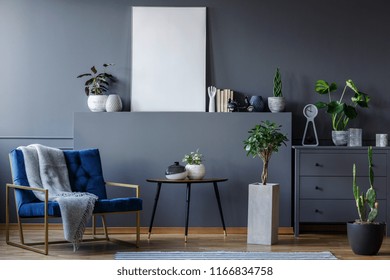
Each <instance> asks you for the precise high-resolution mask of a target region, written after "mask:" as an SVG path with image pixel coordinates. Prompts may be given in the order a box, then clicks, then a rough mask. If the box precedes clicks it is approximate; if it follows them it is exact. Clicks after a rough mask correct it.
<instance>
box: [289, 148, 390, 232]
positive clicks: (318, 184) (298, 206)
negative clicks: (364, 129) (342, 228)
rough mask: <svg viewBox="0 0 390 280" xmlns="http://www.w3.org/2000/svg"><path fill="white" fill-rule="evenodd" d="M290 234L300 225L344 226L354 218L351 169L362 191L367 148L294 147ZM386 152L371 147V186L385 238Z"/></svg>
mask: <svg viewBox="0 0 390 280" xmlns="http://www.w3.org/2000/svg"><path fill="white" fill-rule="evenodd" d="M293 148H294V150H295V214H294V216H295V219H294V233H295V236H298V235H299V225H300V223H316V224H320V223H346V222H347V221H353V220H355V219H356V218H357V217H358V213H357V210H356V206H355V200H354V198H353V193H352V166H353V164H354V163H355V164H356V173H357V183H358V185H359V187H360V188H361V189H362V190H364V191H366V190H367V188H368V187H369V181H368V157H367V148H368V147H336V146H329V147H328V146H319V147H308V146H295V147H293ZM389 156H390V149H389V148H388V147H385V148H376V147H373V169H374V174H375V180H374V187H375V189H376V191H377V200H378V202H379V215H378V218H377V221H381V222H382V221H384V222H386V224H387V234H388V235H389V232H390V230H389V222H390V186H389V183H390V182H389V175H390V165H389V160H390V158H389Z"/></svg>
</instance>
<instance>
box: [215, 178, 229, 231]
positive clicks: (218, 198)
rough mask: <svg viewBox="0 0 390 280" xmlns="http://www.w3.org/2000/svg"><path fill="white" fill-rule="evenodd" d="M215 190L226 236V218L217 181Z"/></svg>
mask: <svg viewBox="0 0 390 280" xmlns="http://www.w3.org/2000/svg"><path fill="white" fill-rule="evenodd" d="M214 192H215V196H216V198H217V202H218V208H219V214H220V215H221V221H222V226H223V233H224V234H225V236H226V235H227V233H226V227H225V220H224V219H223V212H222V205H221V198H220V197H219V190H218V184H217V182H214Z"/></svg>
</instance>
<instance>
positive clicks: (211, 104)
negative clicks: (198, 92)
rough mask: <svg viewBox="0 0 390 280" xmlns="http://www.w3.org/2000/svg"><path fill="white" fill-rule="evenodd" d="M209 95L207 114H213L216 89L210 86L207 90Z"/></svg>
mask: <svg viewBox="0 0 390 280" xmlns="http://www.w3.org/2000/svg"><path fill="white" fill-rule="evenodd" d="M207 92H208V95H209V112H215V95H216V94H217V88H216V87H215V86H210V87H208V88H207Z"/></svg>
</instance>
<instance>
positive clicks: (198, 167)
mask: <svg viewBox="0 0 390 280" xmlns="http://www.w3.org/2000/svg"><path fill="white" fill-rule="evenodd" d="M186 170H187V172H188V174H187V177H188V178H189V179H191V180H200V179H203V177H204V176H205V174H206V168H205V166H204V165H203V164H202V163H201V164H187V165H186Z"/></svg>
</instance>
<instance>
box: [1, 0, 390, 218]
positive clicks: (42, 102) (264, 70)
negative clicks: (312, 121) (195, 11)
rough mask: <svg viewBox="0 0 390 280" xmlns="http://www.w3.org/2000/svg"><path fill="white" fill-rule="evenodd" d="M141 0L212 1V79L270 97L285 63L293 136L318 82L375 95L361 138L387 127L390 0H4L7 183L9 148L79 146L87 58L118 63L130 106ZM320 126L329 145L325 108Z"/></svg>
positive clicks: (119, 88) (164, 2) (153, 1)
mask: <svg viewBox="0 0 390 280" xmlns="http://www.w3.org/2000/svg"><path fill="white" fill-rule="evenodd" d="M140 5H143V6H149V5H153V6H175V5H179V6H183V5H184V6H206V7H208V12H207V13H208V14H207V23H208V27H207V31H208V35H207V36H208V38H207V40H208V41H207V59H208V61H207V77H206V78H207V85H211V84H214V85H216V86H217V87H220V88H231V89H233V90H235V91H236V92H240V93H243V94H248V95H262V96H265V97H266V96H271V95H272V80H273V75H274V71H275V68H276V67H279V68H280V69H281V73H282V80H283V89H284V95H285V96H286V98H287V102H288V104H287V110H288V111H291V112H292V117H293V138H294V139H295V140H297V141H298V142H299V139H300V137H301V135H302V134H303V128H304V118H303V117H302V114H301V111H302V108H303V106H304V105H305V104H307V103H312V102H316V101H317V100H319V99H320V98H319V97H318V96H317V94H315V93H314V91H313V85H314V82H315V81H316V80H317V79H326V80H329V81H335V82H337V83H339V84H341V83H343V82H344V81H345V80H346V79H348V78H351V79H353V80H354V81H355V82H356V84H357V86H358V87H359V88H360V89H361V90H362V91H364V92H366V93H369V94H370V95H371V97H372V102H371V104H370V107H371V108H370V109H368V110H365V111H363V110H360V111H359V118H358V119H357V120H356V121H353V122H352V123H351V126H360V127H362V128H363V129H364V138H365V140H366V141H370V140H373V139H374V137H375V133H378V132H381V133H390V129H389V125H388V124H389V121H390V116H389V114H387V108H389V106H390V104H389V103H390V100H389V98H388V96H389V90H388V87H387V85H386V84H387V83H386V82H387V79H388V77H390V37H389V36H388V35H387V34H390V19H389V17H388V15H389V12H390V2H388V1H386V0H373V1H366V0H356V1H345V0H344V1H338V0H324V1H321V2H319V1H311V0H298V1H289V0H279V1H271V0H268V1H267V0H208V1H197V0H187V1H180V0H149V1H147V0H143V1H141V0H139V1H136V0H133V1H131V0H115V1H103V0H67V1H63V0H0V38H1V43H0V54H1V67H0V84H1V90H0V97H1V100H2V102H1V110H0V119H1V121H0V147H1V153H0V155H1V158H0V165H1V166H2V168H1V172H2V173H1V175H2V176H1V178H0V183H1V185H4V183H5V182H6V181H9V180H10V175H9V170H8V162H7V157H6V155H7V153H8V151H9V149H10V148H12V147H14V146H17V145H19V144H20V143H21V142H26V143H31V142H45V141H46V139H51V140H50V141H51V142H50V143H53V145H54V146H68V147H71V146H72V137H73V114H74V112H87V111H88V109H87V105H86V96H85V95H84V93H83V86H82V84H83V81H81V80H79V79H76V78H75V77H76V76H77V75H78V74H80V73H83V72H85V71H88V69H89V68H90V67H91V66H92V65H101V64H103V63H106V62H111V63H115V64H116V66H115V67H114V68H113V71H112V72H113V74H115V75H116V76H117V77H118V79H119V82H118V84H117V85H116V86H115V87H114V88H113V92H115V93H118V94H120V95H121V97H122V99H123V101H124V104H125V110H128V109H129V108H130V93H129V91H130V78H129V77H130V73H131V72H130V71H131V67H130V65H131V58H130V56H129V55H130V42H131V34H130V30H131V26H130V23H131V6H140ZM316 123H317V129H318V130H319V137H320V139H321V141H322V143H325V142H326V141H327V140H329V138H330V137H329V135H330V120H329V118H328V116H327V115H325V113H324V112H320V116H319V118H318V119H317V120H316ZM58 138H60V139H58ZM63 138H65V139H67V140H66V143H63V142H62V140H61V139H63ZM3 203H4V188H1V189H0V205H3ZM0 211H1V213H0V222H4V212H3V211H4V210H3V208H1V210H0Z"/></svg>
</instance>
